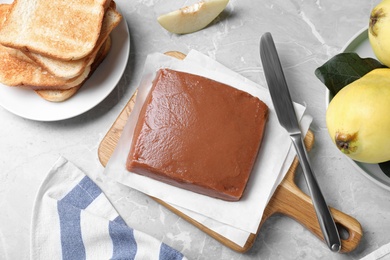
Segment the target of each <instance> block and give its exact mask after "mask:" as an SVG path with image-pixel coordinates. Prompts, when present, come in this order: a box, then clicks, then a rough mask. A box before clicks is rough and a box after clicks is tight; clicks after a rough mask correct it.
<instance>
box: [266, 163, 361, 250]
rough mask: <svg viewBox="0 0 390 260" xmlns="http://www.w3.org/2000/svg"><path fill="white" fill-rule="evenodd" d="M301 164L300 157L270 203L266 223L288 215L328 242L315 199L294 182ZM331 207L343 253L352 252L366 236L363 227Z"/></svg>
mask: <svg viewBox="0 0 390 260" xmlns="http://www.w3.org/2000/svg"><path fill="white" fill-rule="evenodd" d="M298 164H299V162H298V159H297V158H295V160H294V162H293V164H292V165H291V167H290V170H289V172H288V174H287V175H286V177H285V179H284V180H283V182H282V183H281V184H280V185H279V187H278V188H277V190H276V191H275V193H274V196H273V197H272V199H271V201H270V202H269V204H268V206H267V208H266V210H265V212H264V215H265V216H264V217H263V219H262V222H263V221H265V220H266V219H267V218H269V217H270V216H271V215H273V214H275V213H280V214H283V215H287V216H289V217H290V218H293V219H295V220H296V221H297V222H299V223H300V224H302V225H303V226H305V227H306V228H307V229H308V230H309V231H311V232H312V233H313V234H315V235H316V236H317V237H318V238H319V239H321V240H323V241H324V238H323V235H322V231H321V228H320V226H319V223H318V220H317V216H316V213H315V210H314V207H313V203H312V200H311V198H310V197H309V196H308V195H306V194H305V193H303V192H302V191H301V190H300V189H299V188H298V186H297V185H296V184H295V182H294V178H295V172H296V168H297V167H298ZM329 208H330V211H331V213H332V215H333V218H334V221H335V222H336V225H337V227H338V229H339V233H340V237H341V249H340V252H341V253H347V252H351V251H352V250H354V249H355V248H356V247H357V245H359V243H360V240H361V238H362V236H363V231H362V227H361V225H360V223H359V222H358V221H357V220H356V219H354V218H353V217H351V216H349V215H347V214H345V213H343V212H341V211H339V210H337V209H334V208H332V207H329Z"/></svg>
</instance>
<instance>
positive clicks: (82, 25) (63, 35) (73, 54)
mask: <svg viewBox="0 0 390 260" xmlns="http://www.w3.org/2000/svg"><path fill="white" fill-rule="evenodd" d="M109 3H110V0H81V1H80V0H78V1H76V0H69V1H62V0H50V1H47V0H14V2H13V3H12V4H11V9H10V12H9V14H8V15H7V19H6V21H5V22H4V24H3V26H2V27H1V28H0V44H2V45H4V46H7V47H12V48H17V49H21V50H24V51H30V52H35V53H39V54H42V55H45V56H48V57H52V58H56V59H61V60H77V59H81V58H84V57H86V56H88V55H90V53H91V52H92V51H93V49H94V47H95V45H96V42H97V40H98V38H99V35H100V31H101V27H102V22H103V17H104V13H105V10H106V8H107V7H108V5H109Z"/></svg>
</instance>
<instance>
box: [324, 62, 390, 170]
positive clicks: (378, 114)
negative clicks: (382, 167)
mask: <svg viewBox="0 0 390 260" xmlns="http://www.w3.org/2000/svg"><path fill="white" fill-rule="evenodd" d="M389 111H390V69H388V68H380V69H375V70H372V71H371V72H369V73H367V74H366V75H364V76H363V77H361V78H360V79H358V80H356V81H354V82H352V83H350V84H349V85H347V86H345V87H344V88H343V89H341V90H340V91H339V92H338V93H337V94H336V95H335V97H334V98H333V99H332V101H331V102H330V104H329V106H328V109H327V111H326V124H327V128H328V131H329V134H330V137H331V138H332V140H333V142H334V143H335V144H336V146H337V147H338V148H339V150H340V151H341V152H343V153H344V154H346V155H347V156H349V157H350V158H352V159H353V160H356V161H360V162H365V163H380V162H385V161H389V160H390V116H389Z"/></svg>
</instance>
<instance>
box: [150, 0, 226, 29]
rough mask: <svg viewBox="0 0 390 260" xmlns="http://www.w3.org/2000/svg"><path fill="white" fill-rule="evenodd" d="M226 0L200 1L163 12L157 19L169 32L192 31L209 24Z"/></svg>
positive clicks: (222, 8) (220, 10)
mask: <svg viewBox="0 0 390 260" xmlns="http://www.w3.org/2000/svg"><path fill="white" fill-rule="evenodd" d="M228 2H229V0H205V1H201V2H199V3H196V4H193V5H190V6H186V7H183V8H180V9H179V10H176V11H173V12H170V13H167V14H163V15H161V16H159V17H158V18H157V21H158V22H159V23H160V25H161V26H162V27H164V28H165V29H166V30H167V31H169V32H171V33H176V34H187V33H193V32H196V31H199V30H201V29H203V28H205V27H206V26H207V25H209V24H210V23H211V22H212V21H213V20H214V19H215V18H216V17H217V16H218V15H219V14H220V13H221V12H222V11H223V10H224V9H225V7H226V6H227V4H228Z"/></svg>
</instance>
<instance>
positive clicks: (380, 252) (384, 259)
mask: <svg viewBox="0 0 390 260" xmlns="http://www.w3.org/2000/svg"><path fill="white" fill-rule="evenodd" d="M379 259H380V260H389V259H390V243H388V244H385V245H383V246H381V247H380V248H378V249H377V250H375V251H374V252H372V253H370V254H368V255H366V256H365V257H363V258H361V259H360V260H379Z"/></svg>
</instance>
